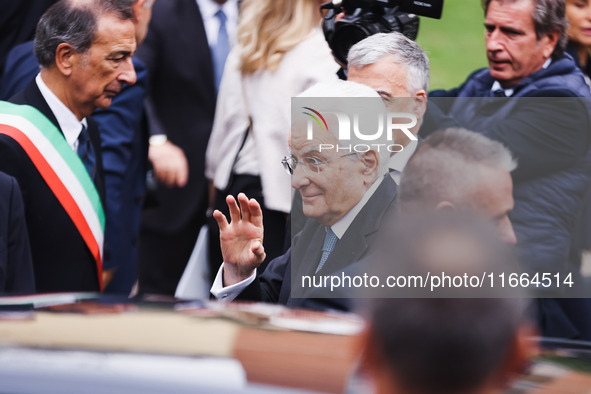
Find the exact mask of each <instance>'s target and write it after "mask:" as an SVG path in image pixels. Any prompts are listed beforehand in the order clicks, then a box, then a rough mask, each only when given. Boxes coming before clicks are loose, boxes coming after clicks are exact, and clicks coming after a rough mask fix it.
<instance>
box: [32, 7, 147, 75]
mask: <svg viewBox="0 0 591 394" xmlns="http://www.w3.org/2000/svg"><path fill="white" fill-rule="evenodd" d="M136 1H137V0H88V1H74V0H60V1H58V2H57V3H55V4H54V5H53V6H51V7H50V8H49V9H48V10H47V11H46V12H45V14H43V16H42V17H41V19H40V20H39V23H38V24H37V29H36V31H35V55H36V56H37V60H38V61H39V64H40V65H41V66H42V67H50V66H51V65H53V64H55V53H56V50H57V47H58V46H59V45H60V44H62V43H68V44H70V45H72V47H73V48H74V50H75V51H76V52H78V53H86V51H88V50H89V49H90V47H91V45H92V43H93V42H94V39H95V35H96V29H97V25H98V19H99V17H100V16H101V15H106V14H109V15H114V16H116V17H117V18H119V19H120V20H122V21H125V20H133V18H134V13H133V5H134V4H135V3H136Z"/></svg>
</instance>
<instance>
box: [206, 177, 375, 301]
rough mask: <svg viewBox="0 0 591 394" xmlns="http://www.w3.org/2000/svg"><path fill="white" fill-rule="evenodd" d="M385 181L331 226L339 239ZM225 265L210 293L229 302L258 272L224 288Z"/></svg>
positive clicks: (368, 192) (369, 190) (219, 271)
mask: <svg viewBox="0 0 591 394" xmlns="http://www.w3.org/2000/svg"><path fill="white" fill-rule="evenodd" d="M383 179H384V177H383V176H379V177H378V179H376V180H375V182H374V183H373V184H372V185H371V186H370V187H369V189H367V191H366V192H365V193H364V194H363V197H362V198H361V200H359V202H358V203H357V204H356V205H355V206H354V207H353V208H352V209H351V210H350V211H349V212H347V213H346V214H345V216H343V217H342V218H341V219H340V220H339V221H338V222H336V223H335V224H333V225H332V226H330V228H331V230H332V231H333V232H334V233H335V235H336V236H337V238H338V239H341V238H342V237H343V235H345V232H346V231H347V229H348V228H349V226H350V225H351V223H353V220H355V217H356V216H357V214H358V213H359V212H360V211H361V210H362V209H363V207H364V206H365V204H366V203H367V201H368V200H369V199H370V198H371V196H373V194H374V193H375V191H376V189H377V188H378V186H380V184H381V183H382V180H383ZM224 264H225V263H222V265H221V266H220V269H219V270H218V273H217V275H216V277H215V280H214V281H213V285H212V286H211V290H210V291H211V294H213V295H214V297H215V298H217V299H218V300H220V301H226V302H228V301H232V300H234V299H235V298H236V297H238V295H239V294H240V293H241V292H242V291H243V290H244V289H246V288H247V287H248V285H250V284H251V283H252V282H254V280H255V278H256V275H257V272H256V270H255V271H254V273H253V274H252V275H251V276H249V277H248V278H246V279H244V280H243V281H242V282H238V283H235V284H233V285H231V286H227V287H224V282H223V272H224Z"/></svg>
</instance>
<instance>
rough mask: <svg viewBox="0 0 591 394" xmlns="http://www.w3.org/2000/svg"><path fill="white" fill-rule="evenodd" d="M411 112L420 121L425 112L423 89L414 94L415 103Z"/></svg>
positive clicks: (425, 98) (425, 94) (425, 101)
mask: <svg viewBox="0 0 591 394" xmlns="http://www.w3.org/2000/svg"><path fill="white" fill-rule="evenodd" d="M412 110H413V112H414V114H415V116H416V117H417V118H418V119H422V118H423V116H424V115H425V112H426V111H427V92H425V91H424V90H423V89H421V90H419V91H418V92H417V93H416V94H415V102H414V105H413V108H412Z"/></svg>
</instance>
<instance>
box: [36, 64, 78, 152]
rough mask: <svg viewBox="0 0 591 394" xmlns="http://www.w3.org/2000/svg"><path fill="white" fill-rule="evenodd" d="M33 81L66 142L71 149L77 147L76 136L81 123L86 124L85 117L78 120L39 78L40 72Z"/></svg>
mask: <svg viewBox="0 0 591 394" xmlns="http://www.w3.org/2000/svg"><path fill="white" fill-rule="evenodd" d="M35 82H36V83H37V86H38V87H39V91H40V92H41V95H42V96H43V98H44V99H45V101H46V102H47V105H49V109H51V112H53V115H54V116H55V118H56V119H57V123H58V124H59V126H60V129H61V130H62V132H63V133H64V137H65V138H66V142H67V143H68V145H70V147H71V148H72V149H73V150H76V149H77V148H78V136H79V135H80V131H81V130H82V125H84V126H85V127H86V126H87V125H88V123H87V121H86V118H84V119H82V122H80V121H79V120H78V118H77V117H76V115H74V113H73V112H72V111H71V110H70V109H69V108H68V107H66V105H65V104H64V103H62V102H61V100H60V99H59V98H58V97H57V96H56V95H55V94H54V93H53V92H52V91H51V89H49V87H48V86H47V85H46V84H45V82H44V81H43V78H41V73H39V74H37V77H35Z"/></svg>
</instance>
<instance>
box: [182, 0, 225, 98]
mask: <svg viewBox="0 0 591 394" xmlns="http://www.w3.org/2000/svg"><path fill="white" fill-rule="evenodd" d="M177 15H178V23H179V26H182V27H183V32H184V34H183V37H179V39H185V40H188V41H189V43H188V45H185V46H184V47H185V48H190V47H193V48H195V50H194V51H192V53H191V54H185V56H196V57H205V58H206V61H199V60H198V59H196V60H195V61H191V62H187V64H190V65H193V64H197V65H199V69H200V70H199V72H198V73H192V74H194V75H197V76H198V79H196V80H194V82H195V83H199V84H201V83H205V82H203V81H206V83H207V87H206V88H207V90H208V91H209V93H210V95H211V97H215V95H216V93H215V85H214V73H213V59H212V56H211V49H210V48H209V42H208V41H207V34H206V32H205V26H204V22H203V16H202V15H201V11H200V10H199V7H198V6H197V2H196V1H195V0H184V1H183V2H181V3H180V4H179V9H178V14H177ZM195 21H199V23H195ZM199 88H200V89H203V88H205V87H199Z"/></svg>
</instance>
